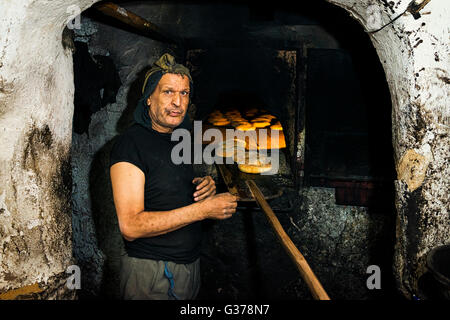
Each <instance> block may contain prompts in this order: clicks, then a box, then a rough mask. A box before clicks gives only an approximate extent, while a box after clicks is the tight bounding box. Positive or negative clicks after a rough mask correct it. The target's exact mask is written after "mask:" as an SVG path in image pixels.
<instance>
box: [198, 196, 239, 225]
mask: <svg viewBox="0 0 450 320" xmlns="http://www.w3.org/2000/svg"><path fill="white" fill-rule="evenodd" d="M237 200H238V197H236V196H233V195H232V194H231V193H229V192H226V193H219V194H216V195H214V196H212V197H208V198H206V199H204V200H203V201H201V205H202V208H203V212H204V213H205V217H206V218H207V219H217V220H223V219H228V218H231V216H232V215H233V213H235V212H236V207H237Z"/></svg>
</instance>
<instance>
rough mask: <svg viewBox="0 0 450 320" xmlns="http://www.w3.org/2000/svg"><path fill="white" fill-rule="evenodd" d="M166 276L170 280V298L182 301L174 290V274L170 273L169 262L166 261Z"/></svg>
mask: <svg viewBox="0 0 450 320" xmlns="http://www.w3.org/2000/svg"><path fill="white" fill-rule="evenodd" d="M164 275H165V276H166V278H167V279H168V280H169V284H170V286H169V291H168V292H167V294H168V295H169V297H172V298H174V299H175V300H180V298H178V297H177V295H176V294H175V292H173V290H174V288H175V281H174V280H173V274H172V272H170V270H169V267H168V266H167V261H164Z"/></svg>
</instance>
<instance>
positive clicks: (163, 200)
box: [110, 124, 202, 263]
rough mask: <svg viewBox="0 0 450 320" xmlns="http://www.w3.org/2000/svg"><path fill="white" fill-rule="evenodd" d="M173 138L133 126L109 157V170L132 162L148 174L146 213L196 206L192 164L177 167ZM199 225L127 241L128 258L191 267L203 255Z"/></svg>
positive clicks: (119, 139) (115, 144) (146, 178)
mask: <svg viewBox="0 0 450 320" xmlns="http://www.w3.org/2000/svg"><path fill="white" fill-rule="evenodd" d="M170 138H171V134H165V133H159V132H157V131H155V130H153V129H149V128H146V127H143V126H142V125H140V124H134V125H132V126H131V127H130V128H128V129H127V130H126V132H124V133H123V134H121V135H120V136H118V137H117V140H116V141H115V143H114V146H113V148H112V150H111V154H110V166H112V165H113V164H115V163H117V162H122V161H125V162H129V163H131V164H133V165H135V166H136V167H138V168H139V169H141V170H142V172H143V173H144V174H145V189H144V199H145V200H144V201H145V203H144V207H145V209H144V210H145V211H168V210H173V209H176V208H180V207H184V206H187V205H190V204H192V203H193V202H194V199H193V194H194V191H195V185H194V184H193V183H192V180H193V179H194V171H193V167H192V164H178V165H177V164H174V163H173V161H172V160H171V152H172V148H173V147H174V146H175V145H176V144H178V143H179V142H178V141H171V140H170ZM201 237H202V235H201V224H200V222H194V223H191V224H189V225H187V226H185V227H182V228H180V229H177V230H175V231H172V232H169V233H166V234H162V235H159V236H155V237H150V238H138V239H136V240H134V241H127V240H125V239H124V243H125V249H126V251H127V253H128V255H129V256H131V257H136V258H144V259H154V260H168V261H173V262H175V263H191V262H193V261H195V260H196V259H197V258H198V257H199V255H200V243H201Z"/></svg>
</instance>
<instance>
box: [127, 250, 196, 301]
mask: <svg viewBox="0 0 450 320" xmlns="http://www.w3.org/2000/svg"><path fill="white" fill-rule="evenodd" d="M120 264H121V269H120V294H121V297H122V299H125V300H176V299H179V300H193V299H195V298H196V296H197V294H198V291H199V289H200V283H201V282H200V259H197V260H196V261H194V262H193V263H189V264H176V263H174V262H171V261H168V262H165V261H156V260H150V259H139V258H134V257H129V256H128V255H127V254H123V255H122V256H121V261H120Z"/></svg>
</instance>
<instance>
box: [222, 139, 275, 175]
mask: <svg viewBox="0 0 450 320" xmlns="http://www.w3.org/2000/svg"><path fill="white" fill-rule="evenodd" d="M246 144H247V143H246V141H244V140H242V139H239V138H237V137H234V138H233V139H229V140H225V141H223V142H221V143H219V144H218V145H217V146H216V148H215V151H216V155H217V156H219V157H223V158H232V159H233V161H234V162H236V163H237V165H238V169H239V170H240V171H242V172H245V173H253V174H256V173H263V172H267V171H270V170H271V169H272V164H271V163H270V161H269V158H268V157H267V156H265V155H264V154H262V153H261V152H258V151H256V150H250V151H247V150H246Z"/></svg>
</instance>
